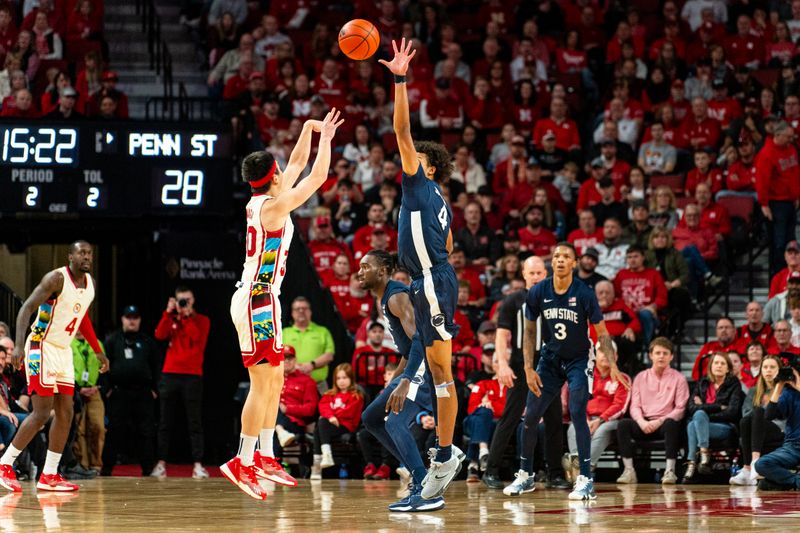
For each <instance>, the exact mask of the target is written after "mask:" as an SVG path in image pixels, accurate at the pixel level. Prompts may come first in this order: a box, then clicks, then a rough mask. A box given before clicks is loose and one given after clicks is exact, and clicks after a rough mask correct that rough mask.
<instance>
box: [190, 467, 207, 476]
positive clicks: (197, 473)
mask: <svg viewBox="0 0 800 533" xmlns="http://www.w3.org/2000/svg"><path fill="white" fill-rule="evenodd" d="M192 477H193V478H194V479H206V478H208V470H206V469H205V468H203V465H196V466H195V467H194V470H192Z"/></svg>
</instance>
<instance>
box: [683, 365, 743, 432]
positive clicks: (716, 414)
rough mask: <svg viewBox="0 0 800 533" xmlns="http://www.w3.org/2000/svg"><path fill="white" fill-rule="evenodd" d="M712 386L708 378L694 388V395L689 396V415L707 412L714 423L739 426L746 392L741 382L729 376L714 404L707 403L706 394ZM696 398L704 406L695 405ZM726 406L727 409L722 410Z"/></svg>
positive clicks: (718, 392)
mask: <svg viewBox="0 0 800 533" xmlns="http://www.w3.org/2000/svg"><path fill="white" fill-rule="evenodd" d="M710 386H711V382H710V381H709V379H708V377H704V378H702V379H701V380H700V381H698V382H697V383H695V384H694V386H693V387H692V394H691V395H690V396H689V403H688V404H687V407H688V415H689V416H692V415H694V414H695V413H696V412H697V411H700V410H702V411H705V412H706V413H708V418H709V420H711V421H712V422H718V423H720V424H738V423H739V419H740V418H741V417H742V402H743V401H744V392H743V391H742V385H741V383H739V380H738V379H736V378H735V377H733V376H728V377H727V378H726V379H725V381H724V382H723V383H722V386H721V387H720V388H719V390H718V391H717V401H716V402H714V403H705V402H706V393H707V392H708V388H709V387H710ZM695 396H698V397H699V398H700V400H701V401H702V402H703V403H702V405H697V404H695V403H694V398H695ZM722 406H725V409H724V410H723V409H722Z"/></svg>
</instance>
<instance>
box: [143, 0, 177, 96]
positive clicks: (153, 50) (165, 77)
mask: <svg viewBox="0 0 800 533" xmlns="http://www.w3.org/2000/svg"><path fill="white" fill-rule="evenodd" d="M136 14H137V15H141V17H142V33H144V34H145V35H146V36H147V53H148V55H149V56H150V70H154V71H155V73H156V75H157V76H161V81H162V84H163V87H164V88H163V94H164V100H165V102H166V101H168V100H169V99H172V98H173V96H174V80H173V77H172V54H171V53H170V51H169V47H168V46H167V43H166V42H165V41H164V39H163V38H162V36H161V19H159V17H158V12H157V11H156V4H155V1H154V0H136Z"/></svg>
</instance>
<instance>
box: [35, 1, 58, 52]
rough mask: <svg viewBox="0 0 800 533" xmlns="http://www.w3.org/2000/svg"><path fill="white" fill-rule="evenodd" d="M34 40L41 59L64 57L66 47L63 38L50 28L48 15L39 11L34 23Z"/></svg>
mask: <svg viewBox="0 0 800 533" xmlns="http://www.w3.org/2000/svg"><path fill="white" fill-rule="evenodd" d="M32 32H33V39H34V43H35V45H36V53H37V54H38V55H39V59H56V60H57V59H61V58H62V57H64V46H63V44H62V42H61V36H60V35H59V34H58V33H56V32H55V30H53V28H51V27H50V21H49V20H48V18H47V13H45V12H44V11H39V12H38V13H36V19H35V21H34V23H33V28H32Z"/></svg>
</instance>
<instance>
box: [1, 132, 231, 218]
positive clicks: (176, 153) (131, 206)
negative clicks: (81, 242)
mask: <svg viewBox="0 0 800 533" xmlns="http://www.w3.org/2000/svg"><path fill="white" fill-rule="evenodd" d="M231 156H232V147H231V139H230V133H229V130H228V129H225V128H224V125H222V124H219V123H217V124H202V123H186V124H184V123H178V124H176V123H152V122H89V121H80V122H79V121H76V122H66V121H62V122H46V121H24V122H20V121H17V120H14V121H13V122H12V121H3V122H0V216H3V217H20V218H26V217H30V216H35V215H36V214H39V215H42V216H51V215H65V214H66V215H71V216H78V217H134V216H158V215H180V214H186V215H190V214H193V215H205V214H222V213H226V212H228V211H229V210H230V207H231V205H232V200H231V193H232V180H233V176H232V162H233V160H232V157H231Z"/></svg>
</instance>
